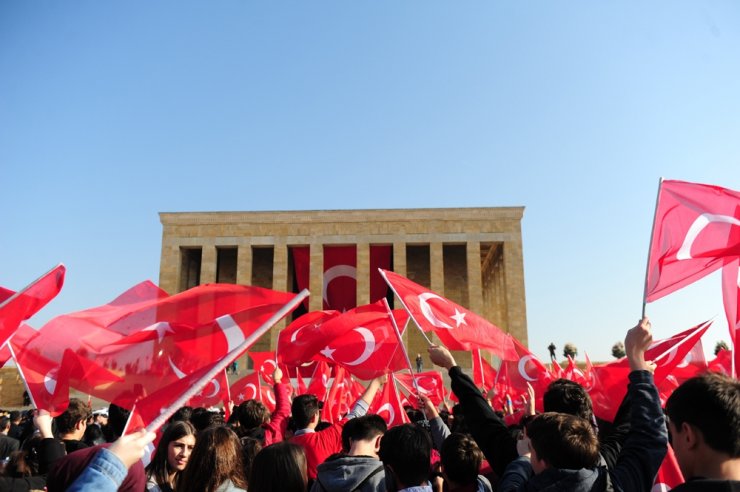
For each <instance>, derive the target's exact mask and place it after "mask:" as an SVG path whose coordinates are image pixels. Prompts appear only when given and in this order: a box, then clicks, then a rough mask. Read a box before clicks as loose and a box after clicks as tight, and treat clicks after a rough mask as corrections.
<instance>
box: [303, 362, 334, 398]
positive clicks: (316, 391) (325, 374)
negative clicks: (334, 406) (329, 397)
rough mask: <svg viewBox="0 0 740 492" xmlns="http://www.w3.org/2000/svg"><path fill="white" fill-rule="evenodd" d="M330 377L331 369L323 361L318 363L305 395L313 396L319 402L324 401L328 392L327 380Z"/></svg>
mask: <svg viewBox="0 0 740 492" xmlns="http://www.w3.org/2000/svg"><path fill="white" fill-rule="evenodd" d="M330 377H331V367H330V366H329V364H327V363H326V362H324V361H319V363H318V364H316V369H314V372H313V377H311V382H310V383H308V388H307V389H306V393H307V394H309V395H314V396H316V398H318V399H319V400H322V401H323V400H324V399H326V392H327V391H328V390H329V378H330Z"/></svg>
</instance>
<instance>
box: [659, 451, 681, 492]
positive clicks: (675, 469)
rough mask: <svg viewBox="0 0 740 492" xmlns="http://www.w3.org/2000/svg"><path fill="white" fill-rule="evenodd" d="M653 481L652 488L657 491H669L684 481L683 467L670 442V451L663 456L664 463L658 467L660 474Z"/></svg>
mask: <svg viewBox="0 0 740 492" xmlns="http://www.w3.org/2000/svg"><path fill="white" fill-rule="evenodd" d="M653 483H654V485H653V488H652V489H651V490H652V491H655V492H663V491H668V490H671V489H674V488H676V487H678V486H679V485H681V484H682V483H684V478H683V474H682V473H681V468H679V466H678V461H676V455H675V454H674V452H673V447H671V445H670V444H669V445H668V453H667V454H666V455H665V458H663V463H661V465H660V468H659V469H658V475H657V476H656V477H655V482H653Z"/></svg>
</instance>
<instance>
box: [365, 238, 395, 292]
mask: <svg viewBox="0 0 740 492" xmlns="http://www.w3.org/2000/svg"><path fill="white" fill-rule="evenodd" d="M392 256H393V247H392V246H370V302H371V303H373V302H377V301H379V300H381V299H383V298H385V297H386V296H387V295H388V284H386V283H385V280H383V276H382V275H380V269H383V270H390V268H391V257H392Z"/></svg>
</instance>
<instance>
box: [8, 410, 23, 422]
mask: <svg viewBox="0 0 740 492" xmlns="http://www.w3.org/2000/svg"><path fill="white" fill-rule="evenodd" d="M8 417H10V421H11V422H14V423H15V422H20V420H21V412H19V411H18V410H13V411H12V412H10V414H9V415H8Z"/></svg>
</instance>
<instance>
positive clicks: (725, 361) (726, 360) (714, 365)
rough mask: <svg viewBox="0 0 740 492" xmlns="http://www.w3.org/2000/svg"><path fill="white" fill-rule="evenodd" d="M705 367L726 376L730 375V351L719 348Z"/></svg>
mask: <svg viewBox="0 0 740 492" xmlns="http://www.w3.org/2000/svg"><path fill="white" fill-rule="evenodd" d="M707 369H708V370H709V371H711V372H719V373H721V374H725V375H727V376H730V375H732V351H731V350H720V351H719V352H717V356H716V357H715V358H714V359H712V360H711V361H709V363H708V364H707Z"/></svg>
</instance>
